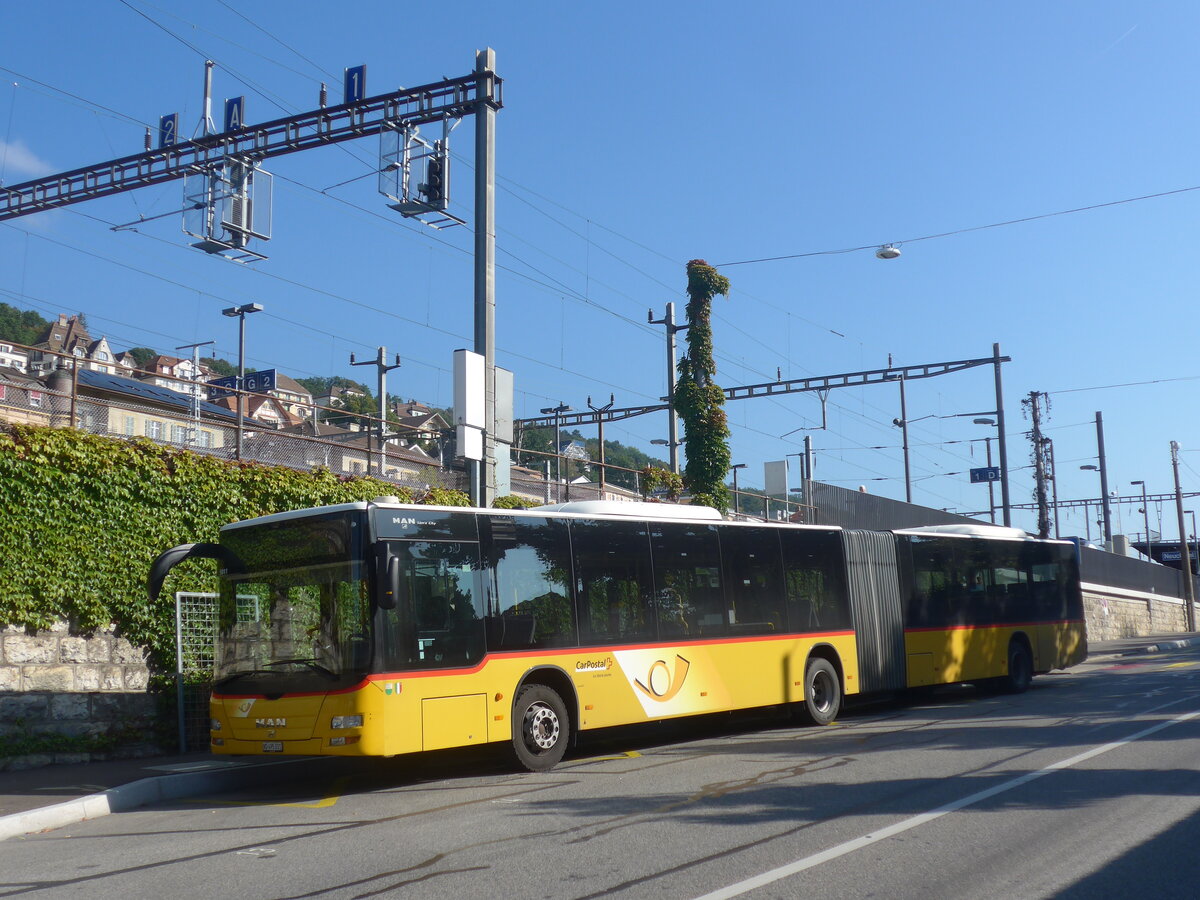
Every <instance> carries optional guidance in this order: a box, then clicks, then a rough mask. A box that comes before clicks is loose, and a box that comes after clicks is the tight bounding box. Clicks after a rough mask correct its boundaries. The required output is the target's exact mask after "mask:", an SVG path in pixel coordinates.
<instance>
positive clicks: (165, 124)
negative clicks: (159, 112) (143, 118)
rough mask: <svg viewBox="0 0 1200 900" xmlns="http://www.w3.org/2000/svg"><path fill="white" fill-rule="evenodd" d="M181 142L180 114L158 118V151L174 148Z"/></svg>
mask: <svg viewBox="0 0 1200 900" xmlns="http://www.w3.org/2000/svg"><path fill="white" fill-rule="evenodd" d="M178 142H179V113H171V114H170V115H169V116H159V117H158V149H159V150H162V149H163V148H165V147H174V146H175V145H176V144H177V143H178Z"/></svg>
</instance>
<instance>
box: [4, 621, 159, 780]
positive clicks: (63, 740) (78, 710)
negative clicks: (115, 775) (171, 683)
mask: <svg viewBox="0 0 1200 900" xmlns="http://www.w3.org/2000/svg"><path fill="white" fill-rule="evenodd" d="M149 681H150V671H149V668H148V667H147V665H146V654H145V651H143V650H142V649H141V648H139V647H135V646H133V645H132V644H130V643H129V641H127V640H125V639H124V638H120V637H117V636H116V635H114V634H113V632H112V629H108V630H105V631H102V632H98V633H95V634H89V635H79V634H72V633H71V630H70V628H69V627H68V626H67V625H66V623H60V624H58V625H56V626H54V627H53V628H51V629H49V630H47V631H39V632H36V633H30V632H27V631H26V630H25V629H23V628H18V627H15V626H11V625H9V626H5V627H3V628H0V741H3V742H4V743H7V744H8V748H7V749H8V750H9V752H8V754H7V755H0V769H4V768H10V769H11V768H31V767H33V766H39V765H47V764H49V763H52V762H78V761H82V760H86V759H95V758H108V757H111V756H113V755H122V756H135V755H145V754H149V753H155V752H160V751H159V749H158V747H157V745H156V744H155V743H154V741H153V735H154V720H155V719H156V718H157V698H156V697H154V696H153V695H151V694H149V693H147V691H146V688H147V685H148V684H149ZM110 735H111V736H112V737H114V738H116V737H118V736H119V738H120V744H119V746H118V747H114V748H113V749H106V750H104V751H103V752H100V751H87V752H84V751H83V750H81V749H78V748H79V747H80V746H81V745H83V744H88V743H92V741H89V740H88V739H94V740H95V742H97V743H100V744H103V743H104V740H103V739H104V738H105V737H106V736H110ZM39 736H40V739H39ZM55 736H59V737H60V740H58V741H57V743H60V744H61V745H62V747H63V748H67V749H64V750H63V751H62V752H59V751H58V750H56V749H53V745H54V744H55V743H56V741H55ZM80 739H83V740H80ZM30 740H36V742H37V743H36V744H35V745H30V744H29V741H30ZM38 745H41V746H38ZM13 748H18V750H17V753H16V754H14V753H13V752H11V751H12V749H13ZM19 748H28V749H29V752H21V750H20V749H19ZM4 749H5V748H4V744H2V743H0V753H2V752H3V750H4Z"/></svg>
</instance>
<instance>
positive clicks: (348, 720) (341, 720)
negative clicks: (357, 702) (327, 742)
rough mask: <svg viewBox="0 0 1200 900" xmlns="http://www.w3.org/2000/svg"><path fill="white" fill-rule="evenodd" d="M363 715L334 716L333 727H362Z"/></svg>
mask: <svg viewBox="0 0 1200 900" xmlns="http://www.w3.org/2000/svg"><path fill="white" fill-rule="evenodd" d="M362 723H363V717H362V716H361V715H358V716H334V717H333V727H334V728H362Z"/></svg>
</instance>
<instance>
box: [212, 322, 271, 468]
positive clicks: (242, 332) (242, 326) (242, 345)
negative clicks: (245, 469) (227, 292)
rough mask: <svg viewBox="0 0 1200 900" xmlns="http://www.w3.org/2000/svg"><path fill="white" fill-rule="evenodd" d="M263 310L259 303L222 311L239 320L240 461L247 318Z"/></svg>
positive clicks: (236, 454)
mask: <svg viewBox="0 0 1200 900" xmlns="http://www.w3.org/2000/svg"><path fill="white" fill-rule="evenodd" d="M262 310H263V308H262V304H259V303H246V304H244V305H242V306H231V307H229V309H223V310H221V315H223V316H229V318H231V319H237V320H238V373H237V437H236V438H235V439H234V457H235V458H236V459H238V460H239V461H240V460H241V458H242V425H243V422H244V416H245V413H244V409H245V406H246V398H245V396H244V395H243V394H242V385H243V383H244V381H245V378H246V316H247V315H249V314H250V313H256V312H262Z"/></svg>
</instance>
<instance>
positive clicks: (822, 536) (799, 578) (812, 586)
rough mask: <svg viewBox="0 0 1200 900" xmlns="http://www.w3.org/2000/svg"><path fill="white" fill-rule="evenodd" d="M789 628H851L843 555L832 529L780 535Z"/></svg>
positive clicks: (832, 629) (784, 532)
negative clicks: (830, 530)
mask: <svg viewBox="0 0 1200 900" xmlns="http://www.w3.org/2000/svg"><path fill="white" fill-rule="evenodd" d="M780 542H781V544H782V547H783V565H784V572H785V576H784V577H785V579H786V582H785V585H786V590H787V622H788V626H787V627H788V630H789V631H842V630H845V629H847V628H849V627H850V604H849V602H848V600H847V597H846V586H845V577H844V575H843V572H844V569H845V556H844V554H843V551H842V544H841V539H840V537H839V536H838V535H837V534H836V533H834V532H821V531H807V530H799V529H798V530H795V531H792V530H785V531H783V532H782V533H781V534H780Z"/></svg>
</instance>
